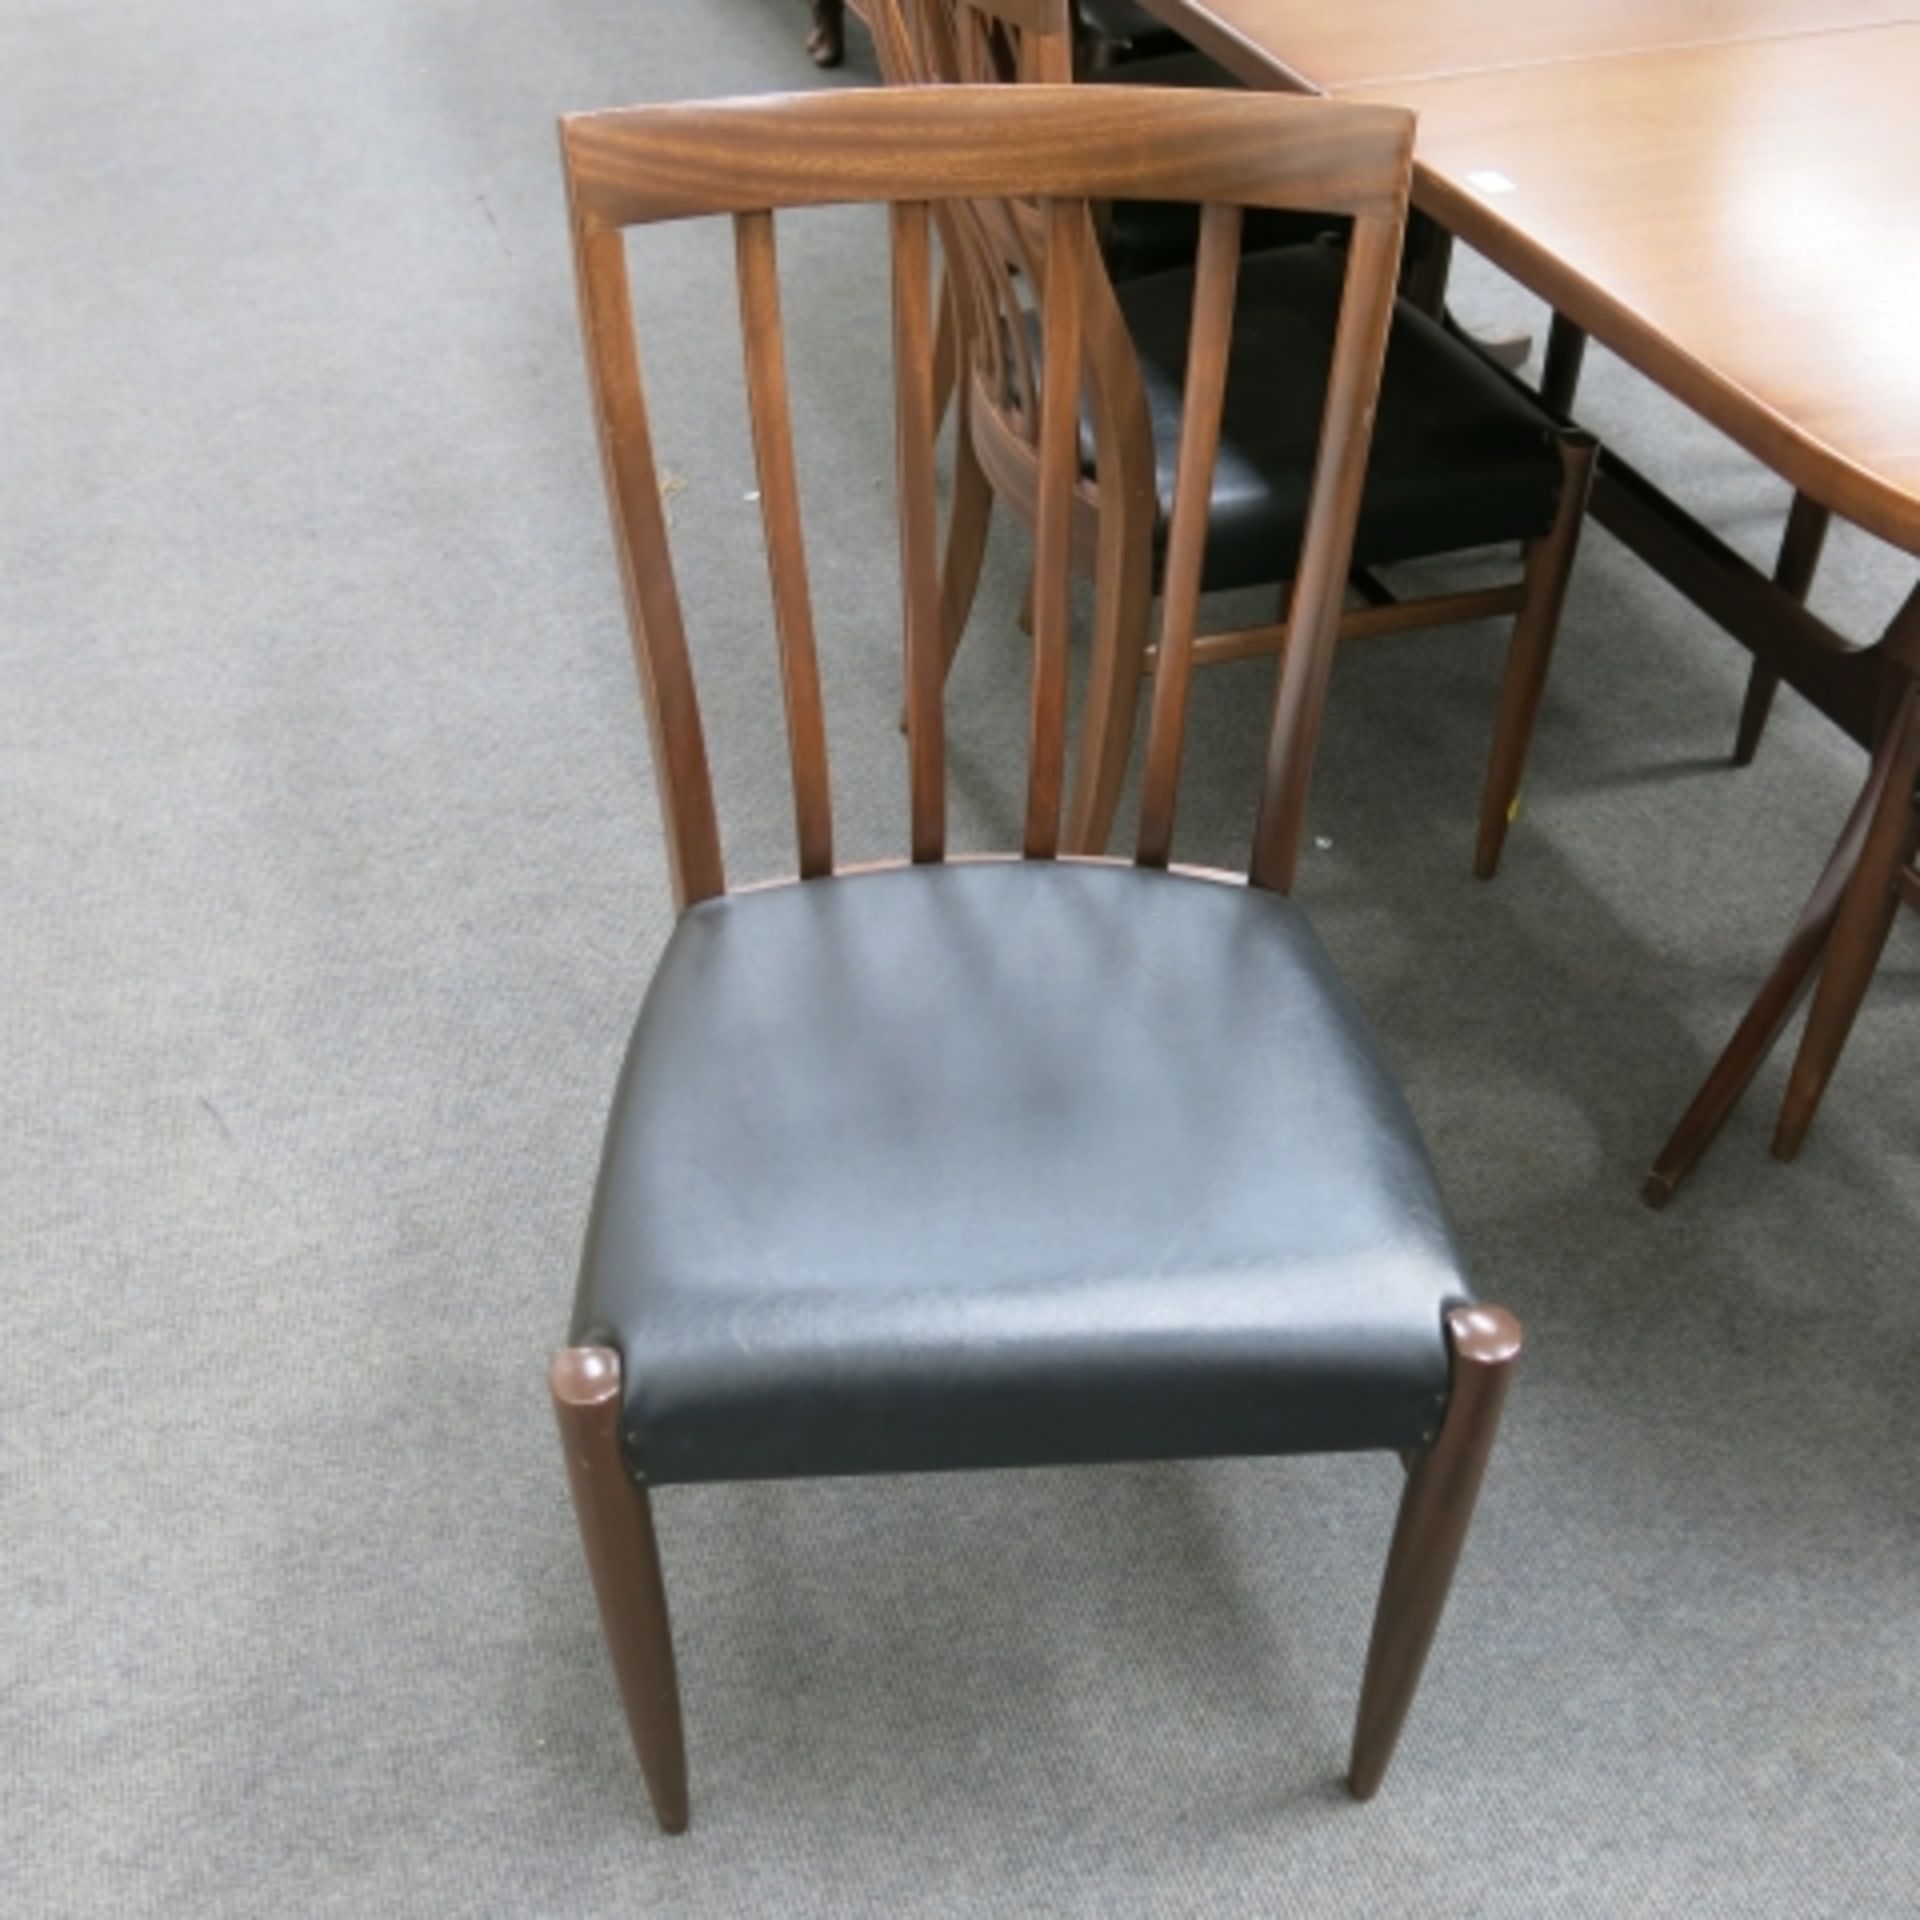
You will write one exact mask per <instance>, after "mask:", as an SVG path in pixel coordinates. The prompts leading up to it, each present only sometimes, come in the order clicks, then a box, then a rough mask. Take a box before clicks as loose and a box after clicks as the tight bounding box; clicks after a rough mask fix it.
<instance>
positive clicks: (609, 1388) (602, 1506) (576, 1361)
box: [547, 1347, 687, 1833]
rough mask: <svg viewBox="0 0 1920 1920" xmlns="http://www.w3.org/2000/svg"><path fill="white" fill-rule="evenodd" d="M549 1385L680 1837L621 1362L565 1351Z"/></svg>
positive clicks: (617, 1672) (643, 1509) (648, 1513)
mask: <svg viewBox="0 0 1920 1920" xmlns="http://www.w3.org/2000/svg"><path fill="white" fill-rule="evenodd" d="M547 1383H548V1387H549V1389H550V1391H551V1392H552V1395H553V1411H554V1415H555V1417H556V1418H557V1419H558V1421H559V1423H560V1444H561V1446H562V1448H563V1449H564V1451H565V1453H566V1457H567V1482H568V1485H569V1486H570V1487H571V1488H572V1491H573V1508H574V1513H575V1516H576V1517H577V1519H578V1520H579V1523H580V1541H581V1545H582V1546H583V1547H584V1548H585V1550H586V1556H587V1571H588V1573H589V1574H590V1575H591V1577H592V1580H593V1592H594V1598H595V1599H596V1600H597V1601H598V1603H599V1607H600V1624H601V1627H602V1629H603V1630H604V1632H605V1634H606V1637H607V1652H608V1653H609V1655H610V1656H611V1657H612V1660H613V1671H614V1677H615V1678H616V1680H617V1681H618V1682H619V1686H620V1698H621V1701H622V1703H623V1704H624V1705H625V1707H626V1712H627V1730H628V1732H629V1733H630V1734H631V1735H632V1736H633V1749H634V1752H635V1753H636V1754H637V1755H638V1756H639V1759H640V1771H641V1774H642V1775H643V1776H644V1778H645V1780H646V1783H647V1794H648V1797H649V1798H650V1799H651V1800H652V1802H653V1811H654V1814H655V1817H656V1818H657V1819H658V1820H659V1822H660V1824H661V1826H662V1827H664V1828H665V1829H666V1830H667V1832H669V1833H681V1832H684V1831H685V1829H686V1825H687V1754H686V1742H685V1738H684V1736H683V1734H682V1732H681V1726H680V1686H679V1682H678V1680H677V1679H676V1678H675V1675H674V1665H673V1630H672V1626H671V1623H670V1622H669V1621H668V1618H667V1592H666V1587H665V1586H664V1584H663V1583H662V1581H661V1578H660V1554H659V1549H658V1547H657V1546H656V1544H655V1541H654V1533H653V1509H652V1507H651V1505H650V1504H649V1502H648V1499H647V1494H646V1489H645V1488H644V1487H642V1486H640V1485H639V1484H638V1483H637V1482H636V1481H635V1479H634V1477H633V1474H632V1472H631V1471H630V1470H629V1468H628V1466H627V1463H626V1461H625V1459H624V1458H622V1456H621V1452H620V1409H621V1393H620V1356H619V1355H618V1354H617V1353H615V1352H613V1351H612V1349H610V1348H607V1347H567V1348H563V1349H562V1350H561V1351H560V1352H559V1353H557V1354H555V1355H554V1359H553V1365H552V1367H551V1368H550V1369H549V1372H548V1382H547Z"/></svg>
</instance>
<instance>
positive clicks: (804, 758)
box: [734, 211, 833, 880]
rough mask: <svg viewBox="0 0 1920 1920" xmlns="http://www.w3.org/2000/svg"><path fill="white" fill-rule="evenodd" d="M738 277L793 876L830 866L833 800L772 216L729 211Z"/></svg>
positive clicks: (810, 874)
mask: <svg viewBox="0 0 1920 1920" xmlns="http://www.w3.org/2000/svg"><path fill="white" fill-rule="evenodd" d="M734 241H735V254H736V261H737V266H738V274H739V282H740V331H741V335H742V338H743V340H744V342H745V347H746V359H747V407H748V414H749V416H750V418H751V420H752V422H753V458H754V468H755V474H756V477H757V478H758V480H759V482H760V520H761V525H762V527H763V528H764V529H765V532H766V541H767V569H768V573H769V577H770V579H771V582H772V587H773V617H774V631H775V633H776V634H777V635H778V638H779V642H780V684H781V690H782V692H783V693H784V694H785V696H786V705H787V745H788V750H789V753H790V754H791V757H792V764H793V801H794V817H795V826H796V828H797V830H798V833H799V839H800V877H801V879H803V880H812V879H815V878H817V877H818V876H819V875H821V874H823V873H831V872H832V871H833V801H832V797H831V794H830V792H829V790H828V783H827V723H826V716H825V713H824V711H823V710H822V707H821V702H820V657H819V653H818V650H817V649H816V647H815V645H814V638H813V599H812V595H811V594H810V593H809V592H808V589H807V554H806V547H805V544H804V542H803V541H802V539H801V534H800V483H799V480H798V477H797V476H796V475H795V473H794V466H793V423H792V418H791V415H790V412H789V409H788V405H787V367H786V357H785V355H784V353H783V352H782V350H781V334H780V286H779V280H778V274H777V268H776V263H775V255H774V239H773V216H772V214H770V213H764V212H759V211H755V212H749V213H741V214H736V215H735V216H734Z"/></svg>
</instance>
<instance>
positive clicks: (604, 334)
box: [573, 216, 727, 908]
mask: <svg viewBox="0 0 1920 1920" xmlns="http://www.w3.org/2000/svg"><path fill="white" fill-rule="evenodd" d="M573 246H574V268H575V273H576V276H577V278H578V282H579V288H580V318H581V329H582V332H583V334H584V336H585V343H586V349H587V373H588V380H589V383H590V385H591V388H592V393H593V411H594V420H595V424H596V426H597V427H598V429H599V436H600V455H601V464H602V466H603V468H604V470H605V473H606V481H607V504H608V507H609V509H610V512H611V516H612V520H613V538H614V546H615V548H616V549H617V551H618V554H619V560H620V582H621V587H622V590H623V592H624V594H625V597H626V604H627V621H628V625H629V627H630V629H631V631H632V634H633V652H634V663H635V665H636V667H637V668H638V670H639V674H640V681H641V686H642V689H643V691H644V693H645V696H646V699H645V705H646V709H647V723H648V731H649V734H650V737H651V739H652V742H653V760H654V767H655V770H656V781H655V784H656V786H657V787H658V789H659V794H660V811H661V816H662V819H663V822H664V824H665V827H666V836H667V857H668V862H669V865H670V868H671V872H672V878H673V897H674V901H675V904H676V905H677V906H679V907H682V908H685V907H688V906H691V905H692V904H693V903H694V902H695V901H697V900H706V899H710V898H712V897H713V896H714V895H715V894H718V893H724V892H725V891H726V884H727V881H726V869H725V867H724V865H723V863H722V861H721V857H720V827H719V822H718V820H717V818H716V817H715V814H714V806H713V779H712V776H711V774H710V773H709V771H708V767H707V747H706V736H705V734H704V732H703V731H702V728H701V724H700V702H699V696H698V693H697V692H696V689H695V686H694V679H693V662H692V660H691V659H690V658H689V656H688V653H687V636H686V628H685V625H684V623H683V621H682V619H681V614H680V594H679V589H678V588H677V587H676V585H675V583H674V577H673V557H672V554H671V552H670V550H669V548H668V545H667V526H666V515H665V513H664V511H663V510H662V508H661V505H660V475H659V472H658V470H657V468H656V467H655V465H654V458H653V438H652V434H651V431H650V429H649V427H648V423H647V406H646V396H645V393H644V391H643V389H642V386H641V380H640V356H639V349H638V346H637V344H636V341H635V336H634V326H633V302H632V297H631V294H630V293H629V290H628V286H627V262H626V250H625V249H626V243H625V241H624V239H623V238H622V236H621V234H620V233H619V232H618V231H617V230H614V231H607V230H605V229H594V228H589V227H588V226H587V224H586V223H585V222H584V221H582V220H580V219H579V218H578V217H577V216H576V218H575V220H574V226H573Z"/></svg>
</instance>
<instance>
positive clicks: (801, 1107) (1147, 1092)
mask: <svg viewBox="0 0 1920 1920" xmlns="http://www.w3.org/2000/svg"><path fill="white" fill-rule="evenodd" d="M1468 1297H1469V1296H1468V1290H1467V1287H1466V1283H1465V1281H1464V1279H1463V1277H1462V1273H1461V1268H1460V1263H1459V1260H1458V1257H1457V1254H1456V1252H1455V1249H1454V1246H1453V1243H1452V1241H1451V1238H1450V1236H1449V1231H1448V1228H1447V1226H1446V1223H1445V1219H1444V1216H1443V1213H1442V1209H1441V1203H1440V1200H1439V1197H1438V1195H1437V1193H1436V1190H1435V1186H1434V1182H1433V1178H1432V1175H1431V1171H1430V1168H1429V1166H1428V1162H1427V1159H1426V1155H1425V1152H1424V1150H1423V1148H1422V1146H1421V1144H1420V1141H1419V1138H1418V1136H1417V1135H1416V1133H1415V1131H1414V1128H1413V1124H1412V1121H1411V1119H1410V1117H1409V1116H1408V1114H1407V1111H1406V1109H1405V1106H1404V1104H1403V1102H1402V1100H1401V1097H1400V1095H1399V1093H1398V1091H1397V1090H1396V1088H1395V1086H1394V1084H1393V1082H1392V1080H1391V1079H1390V1078H1389V1077H1388V1075H1387V1074H1386V1072H1385V1071H1384V1070H1383V1068H1382V1066H1381V1064H1380V1062H1379V1060H1378V1058H1377V1057H1376V1055H1375V1052H1374V1050H1373V1047H1372V1045H1371V1043H1370V1041H1369V1039H1368V1036H1367V1034H1366V1031H1365V1029H1364V1027H1363V1025H1362V1023H1361V1020H1360V1017H1359V1015H1358V1014H1357V1012H1356V1011H1355V1009H1354V1008H1353V1006H1352V1005H1351V1004H1350V1002H1349V1001H1348V1000H1347V998H1346V996H1345V994H1344V993H1343V991H1342V990H1341V988H1340V986H1339V984H1338V983H1337V981H1336V980H1335V979H1334V977H1333V974H1332V971H1331V969H1330V967H1329V965H1328V963H1327V961H1326V959H1325V957H1324V955H1323V953H1322V951H1321V949H1320V946H1319V944H1318V942H1317V941H1316V940H1315V939H1314V936H1313V934H1312V932H1311V931H1310V930H1309V928H1308V926H1307V924H1306V922H1305V920H1304V919H1303V918H1302V916H1301V915H1300V914H1299V912H1298V911H1297V910H1296V909H1294V908H1293V907H1291V906H1290V905H1289V904H1288V903H1287V902H1285V901H1283V900H1281V899H1279V898H1277V897H1275V896H1273V895H1271V894H1267V893H1264V892H1260V891H1255V890H1250V889H1245V888H1240V887H1233V886H1227V885H1224V884H1218V883H1213V882H1208V881H1204V880H1196V879H1191V878H1183V877H1180V876H1170V875H1167V874H1162V873H1154V872H1148V871H1140V870H1137V869H1133V868H1128V867H1117V866H1113V867H1110V866H1091V865H1081V864H1065V863H1063V864H1058V865H1055V864H1049V863H1040V862H1032V863H1027V862H1004V863H994V864H977V865H975V864H969V865H954V866H946V867H921V868H909V869H904V870H897V871H888V872H880V873H872V874H865V875H857V876H852V877H846V878H841V879H836V880H831V881H817V882H810V883H806V884H799V885H794V886H790V887H785V888H779V889H774V890H771V891H767V892H761V893H748V894H741V895H733V896H729V897H726V898H722V899H718V900H713V901H708V902H705V903H703V904H701V905H699V906H696V907H694V908H692V909H691V910H689V911H688V912H687V913H686V914H684V915H683V916H682V918H681V921H680V923H679V925H678V927H677V928H676V930H675V932H674V935H673V938H672V940H671V942H670V943H669V945H668V947H667V951H666V954H665V956H664V958H663V959H662V961H661V964H660V968H659V971H658V973H657V974H656V976H655V979H654V982H653V985H652V987H651V989H650V991H649V992H648V994H647V998H646V1004H645V1006H644V1008H643V1009H642V1011H641V1015H640V1019H639V1023H638V1025H637V1027H636V1029H635V1031H634V1037H633V1043H632V1046H631V1049H630V1052H629V1055H628V1059H627V1063H626V1067H625V1069H624V1072H623V1074H622V1077H621V1080H620V1085H619V1091H618V1093H617V1095H616V1097H615V1102H614V1109H613V1115H612V1119H611V1122H610V1126H609V1131H608V1138H607V1146H606V1154H605V1160H604V1164H603V1167H602V1171H601V1178H600V1186H599V1192H598V1195H597V1197H596V1201H595V1206H594V1213H593V1219H592V1225H591V1228H590V1231H589V1235H588V1242H587V1250H586V1257H585V1261H584V1265H583V1272H582V1278H581V1285H580V1294H579V1300H578V1305H577V1310H576V1315H575V1321H574V1327H573V1339H574V1341H575V1343H576V1344H600V1343H608V1344H612V1345H614V1346H617V1347H618V1348H619V1349H620V1350H621V1352H622V1353H623V1355H624V1356H625V1376H626V1388H627V1402H626V1409H625V1419H624V1423H623V1433H624V1435H625V1440H626V1445H627V1448H628V1452H629V1457H630V1459H631V1462H632V1464H633V1467H634V1469H635V1471H636V1472H638V1473H639V1474H641V1475H643V1476H644V1477H645V1478H646V1479H647V1480H649V1481H656V1482H670V1481H686V1480H717V1479H734V1478H763V1477H778V1476H783V1475H795V1474H847V1473H873V1472H887V1471H894V1470H918V1469H929V1468H951V1467H988V1466H1016V1465H1039V1464H1046V1463H1064V1462H1073V1461H1094V1460H1138V1459H1154V1458H1186V1457H1199V1456H1205V1455H1219V1454H1269V1453H1292V1452H1314V1451H1328V1450H1338V1449H1351V1448H1362V1447H1408V1446H1416V1445H1419V1444H1420V1443H1422V1442H1423V1441H1424V1440H1426V1439H1428V1438H1429V1437H1430V1436H1431V1434H1432V1433H1433V1431H1434V1428H1435V1424H1436V1421H1437V1418H1438V1416H1439V1413H1440V1411H1441V1408H1442V1404H1443V1401H1444V1399H1445V1396H1446V1392H1447V1384H1448V1355H1447V1347H1446V1341H1445V1335H1444V1330H1443V1325H1442V1315H1443V1314H1444V1312H1445V1311H1446V1309H1447V1308H1448V1307H1450V1306H1452V1305H1454V1304H1457V1303H1459V1302H1461V1301H1463V1300H1465V1299H1466V1298H1468Z"/></svg>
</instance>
